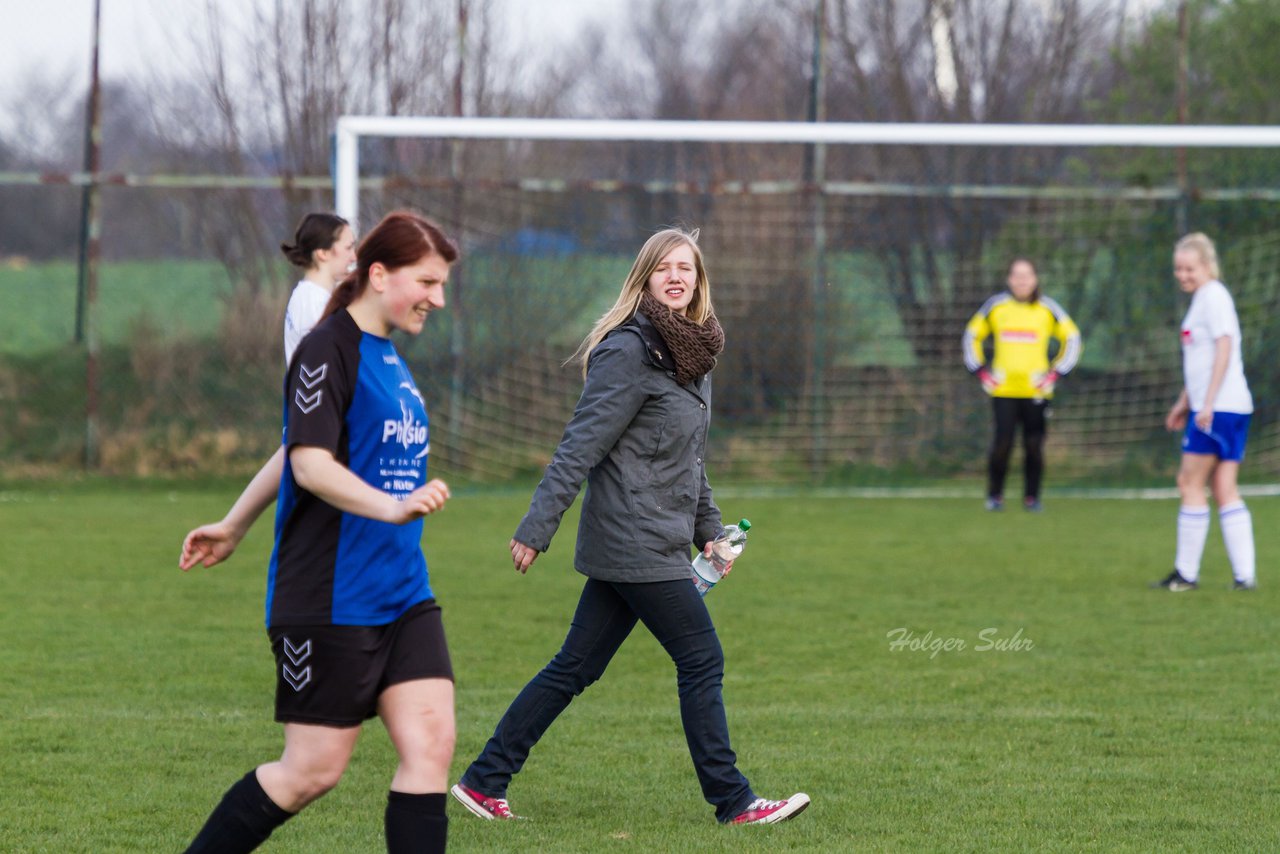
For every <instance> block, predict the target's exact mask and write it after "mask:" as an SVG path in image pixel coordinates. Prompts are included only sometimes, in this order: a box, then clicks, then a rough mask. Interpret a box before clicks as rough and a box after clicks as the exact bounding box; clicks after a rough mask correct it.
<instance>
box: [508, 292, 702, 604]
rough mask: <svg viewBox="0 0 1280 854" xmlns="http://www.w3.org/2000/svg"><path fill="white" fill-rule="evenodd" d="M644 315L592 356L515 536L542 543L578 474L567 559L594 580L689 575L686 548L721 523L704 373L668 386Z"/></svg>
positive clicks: (569, 499) (669, 374)
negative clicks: (578, 503)
mask: <svg viewBox="0 0 1280 854" xmlns="http://www.w3.org/2000/svg"><path fill="white" fill-rule="evenodd" d="M666 350H667V348H666V344H665V342H663V340H662V337H661V335H659V333H658V331H657V330H656V329H655V328H654V327H653V324H651V323H650V322H649V319H648V318H647V317H645V316H644V315H643V314H642V313H639V312H637V313H636V315H635V316H634V317H633V318H632V319H631V320H629V321H627V322H626V323H625V324H623V325H621V326H619V327H618V328H617V329H614V330H613V331H612V332H610V333H609V334H608V335H607V336H606V337H605V339H604V340H603V341H601V342H600V343H599V344H598V345H597V346H596V348H595V350H594V351H592V353H591V358H590V360H589V361H588V364H587V379H586V383H585V385H584V386H583V389H582V396H581V397H580V398H579V399H578V405H577V407H576V408H575V409H574V412H573V417H572V418H571V419H570V420H569V424H568V425H567V426H566V427H565V430H564V436H563V437H562V438H561V439H560V444H559V446H557V448H556V452H555V455H554V456H553V457H552V459H551V464H550V465H548V466H547V469H546V472H545V474H544V475H543V477H542V481H541V482H540V483H539V484H538V488H537V489H536V490H535V491H534V493H533V499H532V501H531V502H530V504H529V512H528V513H526V514H525V517H524V519H523V520H521V522H520V526H519V527H518V528H517V529H516V533H515V539H516V540H517V541H519V542H521V543H524V544H525V545H527V546H530V547H532V548H535V549H537V550H538V551H540V552H544V551H546V550H547V549H548V548H549V547H550V545H551V538H552V537H553V536H554V535H555V532H556V529H557V528H558V527H559V526H560V519H561V517H562V516H564V512H565V510H567V509H569V506H570V505H571V504H573V501H574V499H575V498H576V497H577V495H578V491H579V490H580V489H581V487H582V482H583V480H584V479H585V480H586V482H587V492H586V495H585V496H584V498H583V499H582V516H581V520H580V521H579V523H578V546H577V551H576V553H575V555H574V567H575V568H576V569H577V570H578V572H581V573H582V574H583V575H587V576H589V577H591V578H597V579H600V580H602V581H627V582H640V581H668V580H673V579H680V578H688V577H689V547H690V546H691V545H694V546H696V547H697V548H698V549H701V548H702V546H703V544H705V543H706V542H707V541H708V540H712V539H715V538H716V537H717V536H719V535H720V534H721V533H722V532H723V530H724V529H723V527H722V525H721V523H720V510H719V509H718V508H717V507H716V505H715V502H714V501H712V499H711V486H710V484H709V483H708V482H707V470H706V449H707V429H708V428H709V427H710V424H711V375H710V374H704V375H703V376H701V377H700V378H698V379H697V380H695V381H694V382H691V383H689V384H687V385H684V386H681V385H677V384H676V381H675V371H674V369H673V367H674V366H673V360H672V358H671V355H670V354H669V353H667V351H666Z"/></svg>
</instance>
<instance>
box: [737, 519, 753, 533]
mask: <svg viewBox="0 0 1280 854" xmlns="http://www.w3.org/2000/svg"><path fill="white" fill-rule="evenodd" d="M738 530H739V531H750V530H751V523H750V522H749V521H747V520H746V519H741V520H739V522H738Z"/></svg>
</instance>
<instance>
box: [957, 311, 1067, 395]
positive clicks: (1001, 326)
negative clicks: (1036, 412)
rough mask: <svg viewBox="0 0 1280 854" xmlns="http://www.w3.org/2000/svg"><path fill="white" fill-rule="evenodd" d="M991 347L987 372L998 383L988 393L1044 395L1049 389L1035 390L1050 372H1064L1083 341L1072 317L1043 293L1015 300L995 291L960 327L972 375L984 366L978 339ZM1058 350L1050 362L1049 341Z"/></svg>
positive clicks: (1049, 392) (984, 359) (1051, 391)
mask: <svg viewBox="0 0 1280 854" xmlns="http://www.w3.org/2000/svg"><path fill="white" fill-rule="evenodd" d="M988 337H990V338H991V339H992V341H993V343H994V345H995V353H994V355H993V356H992V359H991V367H990V369H989V370H990V371H991V374H992V375H993V376H994V377H995V379H996V382H997V383H998V385H997V386H996V388H995V389H994V390H992V391H991V392H990V394H991V396H992V397H1024V398H1049V397H1052V396H1053V390H1052V388H1047V389H1042V388H1038V387H1037V386H1038V384H1039V383H1041V382H1042V381H1043V379H1044V377H1045V375H1046V374H1048V372H1049V371H1050V370H1053V371H1056V372H1057V374H1058V375H1059V376H1063V375H1065V374H1066V373H1068V372H1069V371H1070V370H1071V369H1072V368H1074V367H1075V366H1076V362H1078V361H1079V360H1080V353H1081V351H1082V350H1083V347H1084V345H1083V343H1082V342H1081V340H1080V329H1079V328H1078V327H1077V326H1076V324H1075V322H1074V321H1073V320H1072V319H1071V317H1070V316H1069V315H1068V314H1067V313H1066V311H1064V310H1063V308H1062V306H1060V305H1058V304H1057V303H1056V302H1054V301H1053V300H1051V299H1049V298H1048V297H1044V296H1042V297H1040V298H1039V299H1037V300H1035V301H1034V302H1018V300H1016V299H1014V297H1013V294H1011V293H1008V292H1005V293H1000V294H996V295H995V296H993V297H992V298H991V299H989V300H987V301H986V302H985V303H983V305H982V308H980V309H978V312H977V313H976V314H975V315H974V316H973V317H972V318H970V320H969V324H968V325H967V326H966V327H965V329H964V364H965V367H966V368H968V369H969V371H970V372H971V373H976V372H977V371H978V370H980V369H981V368H982V367H983V366H984V365H986V355H985V354H984V352H983V342H985V341H986V340H987V338H988ZM1051 338H1056V339H1057V340H1058V352H1057V355H1056V356H1055V357H1054V360H1053V364H1052V365H1050V364H1049V340H1050V339H1051Z"/></svg>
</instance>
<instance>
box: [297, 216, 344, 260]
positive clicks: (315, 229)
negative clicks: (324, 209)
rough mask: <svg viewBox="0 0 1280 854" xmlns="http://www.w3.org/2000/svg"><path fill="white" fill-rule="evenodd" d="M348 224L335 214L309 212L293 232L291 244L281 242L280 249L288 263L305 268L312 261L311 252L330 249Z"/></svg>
mask: <svg viewBox="0 0 1280 854" xmlns="http://www.w3.org/2000/svg"><path fill="white" fill-rule="evenodd" d="M348 225H350V223H349V222H347V221H346V220H345V219H343V218H342V217H340V216H338V215H337V214H331V213H309V214H307V215H306V216H304V217H303V218H302V221H301V222H299V223H298V228H297V229H296V230H295V231H294V232H293V245H292V246H290V245H289V244H288V243H281V244H280V251H281V252H283V253H284V257H286V258H288V259H289V263H291V264H293V265H295V266H298V267H302V268H304V269H305V268H307V267H310V266H311V265H312V264H313V263H314V258H313V257H312V253H313V252H315V251H316V250H317V249H331V248H332V247H333V244H334V243H335V242H336V241H337V240H338V235H339V234H341V233H342V229H344V228H346V227H347V226H348Z"/></svg>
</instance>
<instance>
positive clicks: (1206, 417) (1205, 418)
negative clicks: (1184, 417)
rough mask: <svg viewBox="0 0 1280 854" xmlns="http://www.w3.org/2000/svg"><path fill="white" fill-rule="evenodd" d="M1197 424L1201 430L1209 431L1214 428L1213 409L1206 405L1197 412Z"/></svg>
mask: <svg viewBox="0 0 1280 854" xmlns="http://www.w3.org/2000/svg"><path fill="white" fill-rule="evenodd" d="M1196 426H1197V427H1199V428H1200V430H1201V432H1204V433H1208V432H1209V431H1211V430H1212V429H1213V410H1212V409H1210V408H1209V407H1207V406H1206V407H1205V408H1204V409H1202V410H1200V411H1199V412H1197V413H1196Z"/></svg>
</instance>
